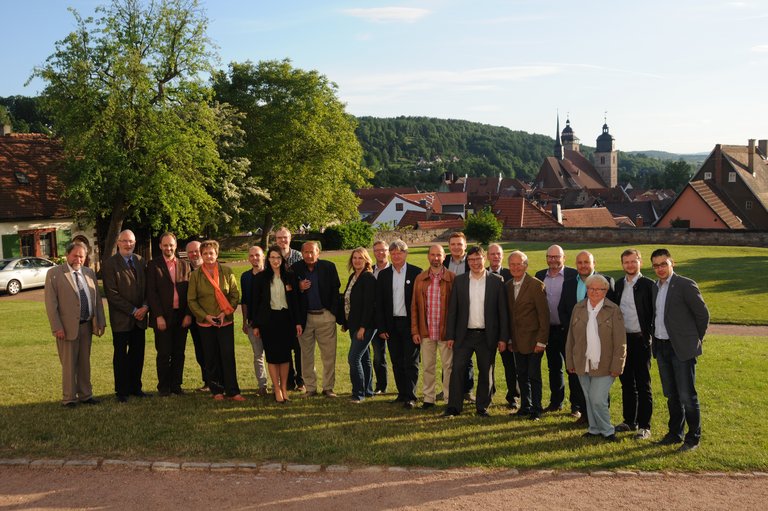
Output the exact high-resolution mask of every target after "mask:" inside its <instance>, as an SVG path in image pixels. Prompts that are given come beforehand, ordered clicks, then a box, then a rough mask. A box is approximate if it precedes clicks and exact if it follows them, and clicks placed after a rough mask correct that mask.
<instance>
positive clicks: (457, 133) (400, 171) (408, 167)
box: [357, 117, 554, 190]
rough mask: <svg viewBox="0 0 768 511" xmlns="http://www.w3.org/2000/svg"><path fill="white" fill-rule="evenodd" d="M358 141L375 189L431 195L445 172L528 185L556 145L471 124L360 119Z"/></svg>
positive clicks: (548, 140)
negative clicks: (508, 179) (513, 179)
mask: <svg viewBox="0 0 768 511" xmlns="http://www.w3.org/2000/svg"><path fill="white" fill-rule="evenodd" d="M358 122H359V125H358V128H357V136H358V138H359V139H360V143H361V144H362V146H363V150H364V151H365V164H366V166H368V167H369V168H371V169H373V170H374V172H375V176H374V179H373V185H374V186H380V187H383V186H415V187H417V188H419V189H425V190H435V189H436V188H437V187H438V186H439V184H440V177H441V175H442V174H443V172H453V173H454V174H455V175H457V176H460V175H464V174H468V175H470V176H498V175H499V174H502V175H504V176H505V177H517V178H519V179H522V180H531V179H533V177H534V176H535V175H536V174H537V173H538V171H539V166H540V165H541V162H542V161H543V160H544V158H545V157H546V156H551V154H552V145H553V143H554V141H553V140H552V139H551V138H549V137H546V136H544V135H531V134H528V133H525V132H523V131H512V130H510V129H508V128H503V127H498V126H489V125H486V124H480V123H476V122H470V121H460V120H453V119H433V118H428V117H397V118H389V119H381V118H375V117H360V118H359V119H358Z"/></svg>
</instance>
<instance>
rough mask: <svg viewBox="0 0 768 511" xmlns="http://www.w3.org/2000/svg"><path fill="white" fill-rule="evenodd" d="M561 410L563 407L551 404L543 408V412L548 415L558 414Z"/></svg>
mask: <svg viewBox="0 0 768 511" xmlns="http://www.w3.org/2000/svg"><path fill="white" fill-rule="evenodd" d="M562 409H563V405H553V404H550V405H549V406H547V407H546V408H544V411H545V412H547V413H549V412H559V411H560V410H562Z"/></svg>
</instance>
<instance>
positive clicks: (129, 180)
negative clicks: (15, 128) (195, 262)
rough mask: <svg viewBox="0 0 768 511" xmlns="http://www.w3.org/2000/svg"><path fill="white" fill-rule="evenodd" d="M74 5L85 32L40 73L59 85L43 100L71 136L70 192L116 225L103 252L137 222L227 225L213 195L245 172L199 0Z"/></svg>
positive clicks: (179, 227) (180, 227)
mask: <svg viewBox="0 0 768 511" xmlns="http://www.w3.org/2000/svg"><path fill="white" fill-rule="evenodd" d="M72 12H73V14H74V16H75V21H76V23H77V28H76V30H75V31H74V32H72V33H71V34H69V35H68V36H67V37H66V38H65V39H63V40H61V41H59V42H57V43H56V51H55V52H54V53H53V55H51V56H50V57H49V58H48V60H47V61H46V63H45V65H43V66H42V67H39V68H37V69H36V70H35V72H34V76H38V77H40V78H42V79H43V80H45V81H46V82H47V85H46V88H45V90H44V92H43V95H42V98H41V100H42V104H43V106H44V108H45V111H46V112H47V113H48V114H49V115H50V116H51V118H52V120H53V122H54V126H55V134H56V135H57V136H60V137H62V139H63V142H64V149H65V153H66V157H67V161H66V165H67V172H66V174H65V176H64V180H65V184H66V198H67V199H68V200H69V203H70V205H71V206H72V208H73V210H74V211H75V212H76V213H77V214H79V215H82V216H85V217H86V218H89V219H92V220H96V221H99V220H101V219H108V221H109V222H108V225H109V227H108V230H107V233H106V240H105V245H104V247H103V248H104V250H103V251H102V254H104V255H109V254H110V253H111V251H112V250H114V248H113V247H114V241H115V240H116V238H117V233H118V232H119V230H120V229H121V228H122V225H123V222H125V221H128V222H132V223H135V224H137V225H140V226H143V227H146V228H149V229H150V230H152V231H153V232H156V233H157V232H161V231H162V230H165V229H171V230H174V231H175V232H176V233H177V234H178V235H179V236H180V237H184V236H186V235H188V234H191V233H196V232H199V231H201V230H202V229H204V228H205V227H208V226H209V225H210V224H216V223H217V220H218V219H219V217H218V212H219V209H218V207H217V203H216V201H215V200H214V197H213V196H212V191H214V190H219V188H220V187H226V186H228V185H229V184H231V182H233V181H235V180H236V178H237V176H236V175H235V177H232V175H231V174H233V173H234V174H237V170H238V169H237V165H228V163H227V162H224V161H223V160H222V159H221V158H220V156H219V152H218V147H217V144H219V143H227V142H229V143H232V138H233V135H235V134H236V130H235V129H234V128H233V126H232V122H233V119H232V114H231V113H228V112H227V111H226V109H224V108H221V107H216V106H215V105H211V104H210V99H211V98H210V91H209V90H208V89H206V88H205V87H204V86H203V84H202V83H201V81H200V78H199V75H200V73H202V72H205V71H209V70H210V68H211V67H210V60H211V58H212V57H213V55H212V54H211V53H210V51H209V50H208V46H209V41H208V38H207V37H206V35H205V30H206V27H207V23H208V21H207V19H206V18H205V16H204V14H203V13H202V11H201V10H200V9H199V8H198V3H197V1H196V0H158V1H156V2H150V3H148V4H146V3H145V2H142V1H140V0H113V1H112V3H111V4H109V5H108V6H105V7H99V8H97V10H96V13H97V15H98V17H97V18H96V19H92V18H86V19H83V18H82V17H81V16H80V15H79V14H78V13H77V12H76V11H74V10H72ZM218 195H219V196H220V197H225V196H226V192H219V194H218ZM102 236H104V234H103V233H102Z"/></svg>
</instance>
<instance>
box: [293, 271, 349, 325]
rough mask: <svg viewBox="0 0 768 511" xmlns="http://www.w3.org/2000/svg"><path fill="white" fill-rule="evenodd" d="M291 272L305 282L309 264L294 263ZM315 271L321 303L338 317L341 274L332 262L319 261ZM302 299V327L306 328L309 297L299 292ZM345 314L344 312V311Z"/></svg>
mask: <svg viewBox="0 0 768 511" xmlns="http://www.w3.org/2000/svg"><path fill="white" fill-rule="evenodd" d="M291 271H293V273H295V274H296V279H297V280H304V279H305V278H307V274H308V273H309V269H308V268H307V263H305V262H304V260H301V261H299V262H296V263H293V266H291ZM315 271H316V272H317V274H318V275H317V276H318V282H319V284H320V285H319V287H320V303H321V304H323V308H324V309H327V310H329V311H330V312H331V314H333V315H334V316H336V315H337V310H336V309H337V308H338V303H339V288H340V287H341V282H340V281H339V272H337V271H336V265H335V264H333V263H332V262H330V261H325V260H323V259H318V260H317V262H316V263H315ZM299 296H300V297H301V307H302V310H301V326H302V327H304V326H306V324H307V295H306V293H302V292H299ZM342 314H343V311H342Z"/></svg>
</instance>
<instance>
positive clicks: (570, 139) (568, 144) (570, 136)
mask: <svg viewBox="0 0 768 511" xmlns="http://www.w3.org/2000/svg"><path fill="white" fill-rule="evenodd" d="M560 139H561V140H562V141H563V149H567V150H569V151H575V152H577V153H578V152H579V148H580V142H581V141H580V140H579V138H578V137H577V136H576V135H575V134H574V133H573V128H571V119H570V116H568V117H566V118H565V128H563V134H562V137H561V138H560Z"/></svg>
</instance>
